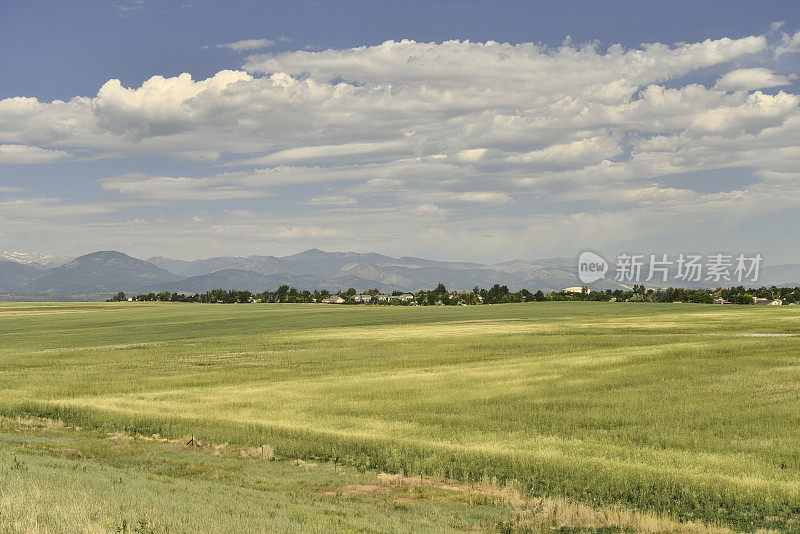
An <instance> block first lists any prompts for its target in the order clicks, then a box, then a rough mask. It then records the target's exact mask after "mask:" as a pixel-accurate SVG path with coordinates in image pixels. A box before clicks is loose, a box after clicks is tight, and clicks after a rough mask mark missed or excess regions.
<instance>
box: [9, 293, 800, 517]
mask: <svg viewBox="0 0 800 534" xmlns="http://www.w3.org/2000/svg"><path fill="white" fill-rule="evenodd" d="M798 334H800V309H799V308H797V307H748V306H737V307H733V306H725V307H723V306H704V305H657V304H622V303H536V304H533V303H531V304H518V305H500V306H474V307H457V308H441V307H428V308H410V307H368V306H361V307H357V306H322V305H290V304H278V305H258V304H253V305H230V306H228V305H181V304H159V303H153V304H149V303H122V304H83V305H78V304H76V305H73V304H2V305H0V346H2V353H1V355H0V376H2V381H1V382H0V411H1V412H2V413H3V414H4V415H5V416H7V417H10V418H11V419H9V420H12V419H13V418H15V417H20V416H21V417H28V416H36V417H48V418H52V419H59V420H62V421H64V422H66V423H71V424H74V425H78V426H80V427H82V428H83V429H84V430H82V431H80V432H88V430H86V429H95V431H97V432H101V434H98V435H105V434H102V432H124V433H128V435H137V434H138V435H152V434H154V433H157V434H159V435H161V436H166V437H171V438H179V437H180V438H182V437H183V436H186V435H188V434H194V435H195V437H196V438H197V439H199V440H200V441H202V442H204V443H216V444H222V443H229V444H231V446H233V445H236V446H238V447H260V446H261V445H264V444H268V445H269V447H270V449H271V450H274V452H275V453H276V454H277V455H279V456H281V457H284V458H299V459H304V460H306V461H312V460H313V461H315V462H327V461H329V460H330V461H331V464H330V465H329V464H327V463H326V464H325V465H326V466H328V467H330V469H343V470H344V471H343V473H345V474H344V475H342V476H346V477H351V478H352V481H351V483H356V482H359V479H358V477H366V476H369V473H375V472H377V471H385V472H389V473H399V474H401V475H404V476H405V477H408V478H413V477H417V478H420V475H422V477H423V479H424V477H435V478H436V479H437V480H450V481H453V482H454V483H456V482H457V483H463V484H468V485H471V484H476V483H477V484H481V485H485V486H486V487H492V485H494V486H511V487H513V488H514V489H515V490H516V491H518V492H519V494H520V495H523V496H537V497H547V498H565V499H569V500H570V502H573V503H576V506H577V503H582V504H583V505H586V506H589V507H593V508H596V509H598V510H601V509H606V510H609V509H612V508H614V507H620V506H621V507H624V508H626V509H630V510H634V511H635V510H640V511H645V512H647V513H654V514H663V515H668V516H670V517H671V518H673V519H675V520H679V521H684V522H685V521H690V520H694V521H700V522H705V523H717V524H719V525H720V526H724V527H729V528H733V529H743V530H754V529H757V528H762V527H763V528H772V529H777V530H795V531H797V530H800V431H798V429H800V336H798ZM59 432H66V431H62V430H59ZM11 435H12V434H7V433H3V434H2V436H3V444H2V446H0V453H2V461H3V464H2V465H0V470H2V472H3V473H6V474H7V473H9V472H10V470H12V468H13V467H14V465H16V464H12V463H10V462H12V457H11V455H10V454H9V452H8V451H9V450H13V447H14V446H15V445H14V443H10V444H9V443H7V441H8V440H9V439H10V438H9V437H8V436H11ZM59 436H61V434H58V435H57V436H55V437H53V436H50V437H49V438H48V439H51V440H56V439H71V440H78V439H84V440H86V439H89V438H88V437H86V436H83V437H75V436H72V437H63V436H61V437H59ZM98 439H99V438H98ZM11 441H13V440H11ZM9 447H11V449H9ZM56 448H57V447H56ZM67 448H68V449H76V450H81V449H80V447H72V446H70V447H67ZM26 450H27V449H26ZM28 452H30V451H28ZM23 453H25V451H22V450H21V451H20V452H19V454H23ZM143 454H144V453H143ZM152 454H153V455H154V456H152V455H151V456H150V457H149V458H150V461H149V462H145V463H144V465H145V467H146V468H147V469H154V470H156V471H158V466H159V465H164V462H167V460H163V461H161V460H159V461H154V460H153V458H160V456H158V455H155V453H152ZM159 454H165V453H163V451H162V452H161V453H159ZM176 454H177V453H176ZM180 454H183V455H189V454H195V453H194V452H185V451H184V452H181V453H180ZM198 454H199V453H198ZM84 456H85V455H84ZM96 456H100V457H102V456H103V455H102V454H99V453H98V454H97V455H96ZM67 460H68V461H69V462H73V463H75V464H76V465H78V464H80V463H81V462H90V461H92V462H96V461H98V460H96V459H88V458H84V457H83V456H81V455H78V456H77V457H70V458H68V459H67ZM67 460H61V459H60V460H59V461H61V462H66V461H67ZM173 461H174V460H173ZM215 461H216V460H215ZM220 461H221V460H220ZM242 461H243V460H242ZM226 462H227V464H226V465H227V468H230V469H233V467H232V464H233V463H235V459H228V460H226ZM229 464H230V465H229ZM137 465H139V463H137ZM270 465H271V464H270ZM48 466H49V467H48ZM339 466H341V467H339ZM62 467H63V466H62ZM328 467H326V470H324V473H326V474H325V475H324V476H325V477H328V476H330V474H329V471H330V469H328ZM45 468H52V469H55V467H54V466H53V464H52V462H50V463H47V462H45V463H43V464H42V465H41V466H40V465H38V464H36V467H35V468H32V469H30V470H19V469H18V470H16V471H15V473H16V474H15V477H16V478H15V480H18V481H22V482H19V483H20V484H22V483H24V480H25V477H26V476H29V477H34V475H36V476H39V474H40V475H41V477H45V478H46V477H48V476H49V477H55V475H53V474H52V473H50V474H47V473H46V472H45ZM65 469H66V468H65ZM98 469H100V468H98ZM103 469H105V467H104V468H103ZM220 469H222V468H221V467H220ZM237 469H239V468H237ZM248 469H249V468H248ZM259 469H261V468H259ZM270 469H278V470H280V469H283V468H278V467H274V468H273V467H271V468H270ZM348 470H349V471H348ZM315 472H318V473H321V472H322V471H315ZM337 472H338V471H337ZM98 476H99V475H98ZM272 476H276V477H280V476H289V475H281V474H280V473H273V474H272ZM291 476H300V475H296V474H295V475H291ZM303 476H305V475H303ZM309 476H310V475H309ZM320 476H322V475H320ZM373 476H374V475H373ZM84 478H85V480H86V483H87V484H88V483H89V482H88V481H89V477H84ZM240 478H243V479H246V478H247V477H246V476H241V477H240ZM423 479H420V480H423ZM215 480H217V479H215ZM360 482H361V483H362V484H363V483H364V481H363V480H361V481H360ZM204 483H205V482H204ZM141 484H142V486H141V487H142V489H141V491H138V492H136V495H138V496H139V497H134V496H132V497H131V499H134V498H142V499H144V498H145V497H146V496H147V495H148V491H150V490H148V489H147V487H146V486H145V482H141ZM323 486H324V484H323ZM43 487H46V484H45V485H44V486H43ZM279 489H280V488H277V489H276V488H274V487H273V488H272V491H279ZM3 491H4V495H5V494H7V492H8V491H10V490H9V489H8V487H5V488H3ZM42 491H45V490H44V489H43V490H42ZM214 491H219V492H220V493H224V490H223V489H221V488H218V489H217V490H213V491H212V490H209V489H207V490H206V493H205V495H206V499H209V498H210V499H211V500H213V497H208V495H215V494H216V493H214ZM248 491H251V490H250V489H249V490H248ZM253 491H255V490H253ZM287 491H288V490H287ZM334 493H335V492H334ZM185 495H186V496H187V497H186V498H187V503H188V500H191V499H199V498H200V497H198V496H197V495H195V494H194V493H192V492H191V491H189V490H187V491H186V493H185ZM220 498H221V499H222V497H220ZM254 499H255V497H254ZM359 502H360V504H359V506H365V507H367V506H368V504H369V503H367V504H364V503H363V502H361V501H359ZM0 504H2V503H0ZM187 506H189V505H188V504H187ZM192 506H196V505H192ZM231 506H233V505H231ZM297 506H301V504H297ZM308 506H316V504H314V503H308ZM375 506H378V505H377V504H375ZM454 506H455V505H454ZM3 509H4V508H3V507H2V506H0V521H3V520H6V519H7V518H9V517H11V516H10V515H7V514H6V515H4V513H3V512H2V510H3ZM370 513H371V514H375V513H376V512H375V511H374V510H373V511H372V512H370ZM388 513H389V512H386V513H385V514H384V516H386V514H388ZM459 513H463V514H475V515H474V517H472V516H471V519H470V521H467V523H466V524H477V525H482V526H483V527H485V529H486V530H492V529H498V528H499V529H501V530H502V529H505V528H506V527H508V528H512V527H513V524H511V526H509V524H506V523H503V521H504V519H503V518H504V517H506V516H507V515H504V514H505V512H504V511H503V510H501V509H492V510H491V511H487V512H485V515H484V516H481V517H478V515H479V514H478V512H475V511H474V510H472V509H471V508H470V507H465V508H464V510H463V511H462V512H459ZM301 515H302V514H301ZM378 515H380V514H378ZM175 517H177V516H175ZM275 517H276V518H275V521H276V525H278V524H279V523H277V521H289V522H290V521H291V517H284V516H280V517H278V516H275ZM386 517H388V516H386ZM23 519H24V518H23ZM23 519H19V521H23ZM8 520H10V519H8ZM182 520H185V518H184V519H182ZM264 520H266V521H268V520H269V519H268V518H267V519H264ZM399 520H400V519H395V524H396V521H399ZM384 521H387V522H386V523H381V521H380V520H378V519H374V520H370V521H365V522H364V524H363V525H362V524H359V523H358V522H356V523H352V524H348V525H344V526H341V525H340V527H341V528H345V529H353V530H357V529H368V528H374V529H376V530H384V529H388V527H386V528H384V527H385V526H386V525H391V524H392V523H391V521H389V520H386V519H384ZM20 524H24V523H20ZM280 524H281V525H283V523H280ZM410 524H411V523H409V525H410ZM182 525H183V526H182ZM382 525H384V526H382ZM439 526H441V525H439ZM439 526H437V525H434V524H429V525H428V528H430V529H432V530H434V531H436V530H440V528H439ZM550 526H552V525H548V527H550ZM617 526H619V525H617ZM0 527H2V524H0ZM185 527H186V525H184V524H178V525H177V526H174V528H173V530H176V529H177V530H180V529H181V528H185ZM328 527H330V525H328ZM220 528H222V527H220ZM276 528H278V529H279V530H280V529H282V528H283V527H276ZM320 528H327V527H320ZM626 528H627V527H626ZM634 529H635V528H634ZM56 530H57V529H56Z"/></svg>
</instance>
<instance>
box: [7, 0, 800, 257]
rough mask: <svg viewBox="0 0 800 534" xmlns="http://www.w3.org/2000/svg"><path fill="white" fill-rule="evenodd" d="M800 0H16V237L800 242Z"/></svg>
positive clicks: (243, 250)
mask: <svg viewBox="0 0 800 534" xmlns="http://www.w3.org/2000/svg"><path fill="white" fill-rule="evenodd" d="M798 75H800V4H798V3H797V2H796V0H795V1H772V2H764V3H760V4H758V5H756V4H754V3H753V2H740V1H725V2H721V1H720V2H716V1H702V2H697V1H696V0H695V1H692V2H686V1H672V2H658V3H656V2H641V1H638V2H633V1H613V0H611V1H607V2H596V1H573V2H570V1H561V2H531V1H527V2H503V1H493V2H475V1H469V0H466V1H465V0H461V1H458V2H456V1H449V0H445V1H439V2H430V1H428V2H418V1H412V0H401V1H382V2H381V1H374V0H373V1H340V2H322V1H315V2H307V1H294V2H264V1H227V2H219V1H211V0H200V1H198V0H185V1H183V2H173V1H157V0H118V1H117V2H114V1H110V2H99V1H98V2H92V1H83V2H82V1H70V2H64V1H58V2H56V1H54V2H37V1H20V0H2V2H0V250H9V251H23V252H28V251H35V252H43V253H49V254H57V255H67V256H75V255H78V254H82V253H87V252H91V251H95V250H120V251H122V252H126V253H128V254H131V255H134V256H137V257H150V256H157V255H158V256H166V257H172V258H179V259H196V258H203V257H210V256H220V255H270V254H271V255H279V256H280V255H286V254H291V253H295V252H299V251H301V250H304V249H308V248H320V249H323V250H328V251H355V252H379V253H383V254H388V255H392V256H421V257H427V258H432V259H441V260H462V261H480V262H485V263H495V262H500V261H508V260H512V259H529V260H530V259H537V258H547V257H572V256H576V255H577V254H578V253H579V252H581V251H583V250H587V249H590V250H595V251H599V252H601V253H604V254H605V255H607V256H613V255H616V254H619V253H621V252H641V253H670V254H678V253H683V252H685V253H702V254H711V253H715V252H727V253H732V254H733V253H740V252H746V253H756V252H758V253H761V254H762V255H763V256H764V258H765V262H766V263H768V264H780V263H792V262H800V253H798V252H797V247H796V246H795V245H794V243H795V241H796V235H797V227H798V223H797V221H798V220H800V219H798V217H800V79H798Z"/></svg>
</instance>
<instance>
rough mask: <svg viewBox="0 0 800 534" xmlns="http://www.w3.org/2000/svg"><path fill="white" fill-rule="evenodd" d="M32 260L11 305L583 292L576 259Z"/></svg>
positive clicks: (780, 280)
mask: <svg viewBox="0 0 800 534" xmlns="http://www.w3.org/2000/svg"><path fill="white" fill-rule="evenodd" d="M35 256H37V255H36V254H19V253H3V255H2V256H0V295H3V296H4V298H5V299H6V300H11V299H13V298H14V297H29V298H30V297H34V296H41V297H43V298H45V299H52V300H57V299H58V298H59V297H64V298H70V299H80V298H83V299H86V300H90V299H97V298H100V297H104V296H107V295H109V294H111V293H116V292H117V291H125V292H126V293H149V292H160V291H169V292H177V293H201V292H205V291H209V290H211V289H217V288H223V289H240V290H249V291H253V292H258V291H263V290H265V289H275V288H277V287H278V286H280V285H284V284H286V285H290V286H294V287H297V288H298V289H301V290H302V289H318V288H319V289H328V290H332V291H336V290H340V289H347V288H350V287H354V288H356V289H359V290H363V289H370V288H378V289H380V290H381V291H385V292H390V291H394V290H403V291H416V290H418V289H430V288H432V287H435V285H436V284H438V283H440V282H441V283H444V284H445V285H446V286H447V287H448V288H451V289H471V288H473V287H475V286H480V287H490V286H492V285H494V284H501V285H507V286H508V287H509V288H510V289H512V290H516V289H520V288H523V287H525V288H528V289H531V290H538V289H541V290H543V291H554V290H556V291H557V290H560V289H563V288H564V287H569V286H575V285H580V282H579V281H578V279H577V277H576V275H575V259H573V258H554V259H546V260H536V261H522V260H518V261H511V262H504V263H498V264H494V265H483V264H478V263H468V262H445V261H435V260H427V259H423V258H409V257H403V258H392V257H390V256H384V255H382V254H374V253H366V254H361V253H354V252H323V251H321V250H318V249H311V250H307V251H305V252H301V253H299V254H294V255H291V256H284V257H276V256H248V257H217V258H208V259H202V260H195V261H184V260H173V259H169V258H163V257H153V258H149V259H147V260H141V259H137V258H133V257H131V256H128V255H126V254H123V253H121V252H115V251H101V252H94V253H91V254H87V255H85V256H81V257H78V258H75V259H74V260H71V261H68V262H66V263H64V264H63V265H55V266H52V265H51V266H45V265H42V264H40V263H38V262H37V261H32V260H31V257H35ZM40 256H41V257H46V258H50V257H49V256H45V255H40ZM762 273H763V274H762V277H761V280H760V284H759V285H773V284H774V285H798V284H800V264H793V265H779V266H772V267H765V268H764V269H763V271H762ZM695 286H696V287H701V286H704V284H702V283H700V284H696V285H695ZM706 286H707V284H706ZM590 287H592V288H594V289H606V288H616V287H620V285H619V284H618V283H616V282H614V281H613V280H603V281H600V282H597V283H595V284H592V285H591V286H590Z"/></svg>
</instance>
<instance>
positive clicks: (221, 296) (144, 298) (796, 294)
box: [108, 284, 800, 306]
mask: <svg viewBox="0 0 800 534" xmlns="http://www.w3.org/2000/svg"><path fill="white" fill-rule="evenodd" d="M332 295H336V296H338V297H341V298H342V299H343V300H344V304H356V303H357V302H358V301H357V299H356V297H357V296H358V295H369V296H371V297H373V298H372V300H371V302H370V304H373V305H388V304H395V305H406V306H408V305H417V306H456V305H462V306H463V305H476V304H505V303H512V302H545V301H606V302H607V301H622V302H692V303H705V304H711V303H713V302H714V300H715V299H722V300H723V301H725V302H726V303H731V304H753V302H754V299H755V298H764V299H777V300H781V301H782V302H783V303H784V304H797V303H800V287H775V286H772V287H761V288H757V289H752V288H749V289H746V288H744V287H743V286H739V287H730V288H718V289H713V290H710V289H688V288H682V287H668V288H663V289H652V288H651V289H647V288H645V287H644V286H643V285H635V286H633V287H632V288H631V289H613V290H612V289H607V290H605V291H589V290H588V289H586V288H583V290H582V291H581V292H575V291H551V292H548V293H545V292H543V291H541V290H539V291H536V292H535V293H532V292H531V291H529V290H527V289H520V290H519V291H510V290H509V289H508V287H507V286H505V285H503V286H501V285H500V284H495V285H493V286H492V287H491V288H489V289H482V288H479V287H477V286H476V287H475V288H473V289H472V291H450V290H448V289H447V288H446V287H445V285H444V284H439V285H437V286H436V288H434V289H432V290H420V291H417V292H416V293H403V292H402V291H394V292H392V293H391V295H392V296H397V295H410V296H411V298H409V299H408V300H394V299H388V298H386V297H388V295H384V294H382V293H381V292H380V291H379V290H378V289H377V288H375V289H370V290H368V291H363V292H361V293H359V292H358V291H356V290H355V289H354V288H352V287H351V288H349V289H347V290H345V291H338V292H335V293H331V292H330V291H328V290H325V289H321V290H320V289H315V290H314V291H309V290H302V291H300V290H298V289H296V288H294V287H290V286H288V285H283V286H280V287H278V288H277V289H276V290H275V291H269V290H266V291H263V292H260V293H253V292H250V291H239V290H226V289H213V290H211V291H206V292H205V293H195V294H193V295H187V294H184V293H171V292H169V291H162V292H160V293H144V294H139V295H135V296H130V297H129V296H127V295H126V294H125V293H124V292H122V291H120V292H119V293H117V294H116V295H114V296H113V297H112V298H110V299H109V300H108V302H121V301H128V300H131V301H137V302H149V301H160V302H203V303H229V304H233V303H244V302H272V303H277V302H289V303H301V302H321V301H322V300H323V299H326V298H328V297H330V296H332Z"/></svg>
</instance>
